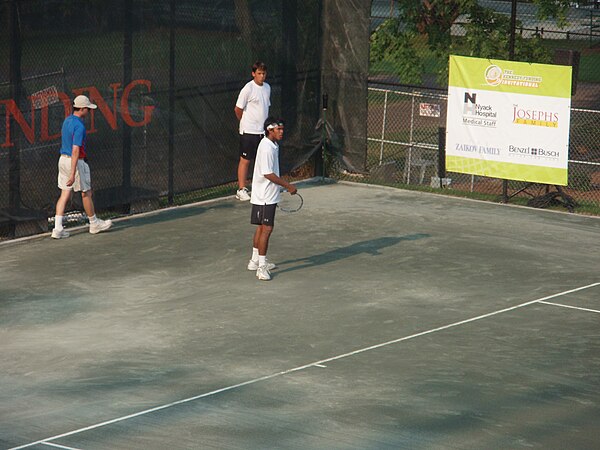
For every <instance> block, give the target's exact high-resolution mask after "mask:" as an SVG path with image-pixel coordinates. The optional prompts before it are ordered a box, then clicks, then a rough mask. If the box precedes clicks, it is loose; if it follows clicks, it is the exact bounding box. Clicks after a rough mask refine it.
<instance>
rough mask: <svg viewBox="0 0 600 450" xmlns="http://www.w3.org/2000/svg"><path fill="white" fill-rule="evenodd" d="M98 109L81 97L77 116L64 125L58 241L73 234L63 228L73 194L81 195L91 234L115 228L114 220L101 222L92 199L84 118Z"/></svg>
mask: <svg viewBox="0 0 600 450" xmlns="http://www.w3.org/2000/svg"><path fill="white" fill-rule="evenodd" d="M96 108H97V106H96V105H94V104H93V103H92V102H90V99H89V98H87V97H86V96H85V95H79V96H77V97H75V100H74V101H73V114H72V115H70V116H69V117H67V118H66V119H65V121H64V122H63V126H62V145H61V148H60V159H59V160H58V187H59V188H60V190H61V194H60V197H59V199H58V202H57V203H56V216H54V230H52V237H53V238H54V239H63V238H67V237H69V233H68V232H67V231H66V230H65V229H64V227H63V217H64V214H65V208H66V206H67V202H68V201H69V200H70V199H71V195H72V194H73V191H75V192H81V200H82V202H83V209H84V210H85V213H86V214H87V216H88V218H89V221H90V233H92V234H97V233H100V232H101V231H104V230H108V229H109V228H110V227H111V226H112V222H111V221H110V220H101V219H98V218H97V217H96V212H95V209H94V202H93V200H92V180H91V176H90V167H89V166H88V164H87V162H86V156H87V154H86V148H85V140H86V136H85V124H84V122H83V119H84V118H85V117H86V116H87V115H88V113H89V111H90V109H96Z"/></svg>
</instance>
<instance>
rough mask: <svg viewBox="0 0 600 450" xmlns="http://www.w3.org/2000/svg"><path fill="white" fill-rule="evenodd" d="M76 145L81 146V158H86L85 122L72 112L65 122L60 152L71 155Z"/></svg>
mask: <svg viewBox="0 0 600 450" xmlns="http://www.w3.org/2000/svg"><path fill="white" fill-rule="evenodd" d="M74 145H77V146H78V147H79V159H83V158H85V157H86V154H85V124H84V123H83V120H81V118H79V117H77V116H75V115H73V114H71V115H70V116H69V117H67V118H66V119H65V121H64V122H63V126H62V146H61V147H60V154H61V155H67V156H71V153H72V152H73V146H74Z"/></svg>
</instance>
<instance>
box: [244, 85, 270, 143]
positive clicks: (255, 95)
mask: <svg viewBox="0 0 600 450" xmlns="http://www.w3.org/2000/svg"><path fill="white" fill-rule="evenodd" d="M235 106H237V107H238V108H240V109H241V110H243V111H244V113H243V114H242V120H240V134H244V133H249V134H263V133H264V132H265V120H267V117H268V116H269V106H271V86H269V84H268V83H263V84H262V86H259V85H258V84H256V83H255V82H254V80H250V81H248V83H246V85H245V86H244V87H243V88H242V90H241V91H240V95H238V99H237V102H236V103H235Z"/></svg>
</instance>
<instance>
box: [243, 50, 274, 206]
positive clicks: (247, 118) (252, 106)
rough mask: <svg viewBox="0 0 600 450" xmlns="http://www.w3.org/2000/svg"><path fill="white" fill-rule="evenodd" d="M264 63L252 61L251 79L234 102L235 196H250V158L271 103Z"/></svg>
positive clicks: (248, 197)
mask: <svg viewBox="0 0 600 450" xmlns="http://www.w3.org/2000/svg"><path fill="white" fill-rule="evenodd" d="M266 78H267V66H266V65H265V64H264V63H263V62H260V61H257V62H255V63H254V64H253V65H252V80H250V81H249V82H248V83H246V85H245V86H244V87H243V88H242V90H241V91H240V95H239V96H238V99H237V101H236V103H235V108H234V111H235V115H236V117H237V118H238V120H239V121H240V162H239V164H238V173H237V175H238V191H237V193H236V197H237V198H238V200H241V201H247V200H250V195H249V194H248V189H247V188H246V180H247V178H248V167H249V166H250V161H252V160H254V158H255V157H256V149H257V148H258V144H259V142H260V140H261V139H262V138H263V133H264V130H263V126H264V123H265V120H266V119H267V116H268V115H269V107H270V106H271V86H269V84H268V83H266V82H265V80H266Z"/></svg>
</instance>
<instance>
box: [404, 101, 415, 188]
mask: <svg viewBox="0 0 600 450" xmlns="http://www.w3.org/2000/svg"><path fill="white" fill-rule="evenodd" d="M414 126H415V96H414V92H413V95H412V99H411V103H410V131H409V135H408V144H409V147H408V161H407V167H406V184H410V165H411V162H412V149H413V130H414Z"/></svg>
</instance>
